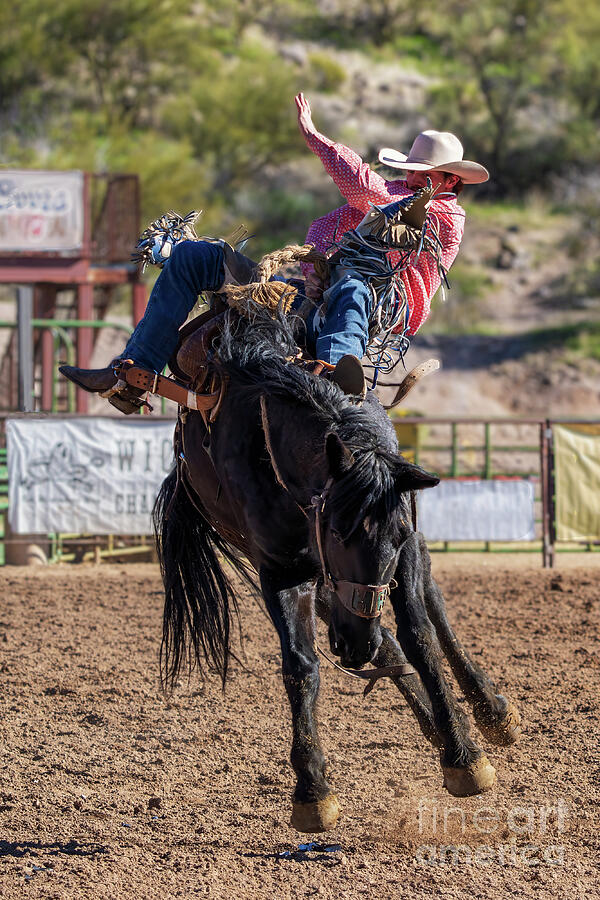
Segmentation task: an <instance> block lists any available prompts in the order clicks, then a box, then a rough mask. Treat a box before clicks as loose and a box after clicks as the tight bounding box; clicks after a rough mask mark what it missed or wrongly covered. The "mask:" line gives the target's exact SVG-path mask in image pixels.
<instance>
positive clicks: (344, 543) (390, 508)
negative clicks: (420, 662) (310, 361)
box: [261, 397, 439, 667]
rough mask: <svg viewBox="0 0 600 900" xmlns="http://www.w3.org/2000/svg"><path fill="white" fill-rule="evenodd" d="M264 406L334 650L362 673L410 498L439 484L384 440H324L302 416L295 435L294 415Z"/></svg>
mask: <svg viewBox="0 0 600 900" xmlns="http://www.w3.org/2000/svg"><path fill="white" fill-rule="evenodd" d="M269 407H270V409H271V410H272V411H273V413H275V410H277V412H276V414H275V415H273V420H274V422H277V425H278V426H279V427H274V428H272V427H271V425H270V420H269V410H268V409H267V401H266V398H264V397H263V398H261V416H262V426H263V432H264V434H265V438H266V444H267V450H268V453H269V457H270V462H271V466H272V469H273V471H274V473H275V476H276V478H277V481H278V482H279V484H280V485H281V486H282V487H283V488H284V489H285V491H286V492H287V494H288V495H289V497H290V498H291V499H292V500H293V501H294V503H295V505H296V507H298V508H300V509H301V510H303V511H304V513H305V515H306V517H307V519H308V523H309V528H310V537H309V541H310V544H311V545H312V547H313V552H314V558H315V562H316V563H317V565H318V568H319V569H320V575H321V577H322V580H323V582H324V584H325V587H326V588H328V589H329V591H330V592H331V594H332V597H333V604H332V612H331V618H330V625H329V642H330V646H331V650H332V652H333V653H335V654H336V655H337V656H339V657H340V658H341V662H342V664H343V665H344V666H349V667H360V666H362V665H364V664H365V663H367V662H369V661H370V660H371V659H373V657H374V656H375V654H376V653H377V650H378V649H379V646H380V644H381V640H382V637H381V611H382V608H383V606H384V604H385V601H386V600H387V598H388V597H389V593H390V584H391V582H392V579H393V575H394V572H395V570H396V565H397V562H398V556H399V553H400V548H401V546H402V543H403V541H404V540H405V539H406V537H407V536H408V534H410V532H411V531H412V525H411V521H410V509H409V503H408V499H407V496H408V495H407V492H410V491H414V490H420V489H422V488H426V487H433V486H434V485H436V484H437V483H438V480H439V479H437V478H436V477H435V476H433V475H430V474H428V473H427V472H425V471H424V470H423V469H421V468H419V466H415V465H412V464H411V463H409V462H407V461H406V460H405V459H403V458H402V457H401V456H399V455H398V453H397V452H392V451H391V448H389V447H388V448H387V449H386V448H385V447H380V446H379V441H380V440H381V439H382V436H381V435H378V434H372V435H371V436H370V437H369V436H368V435H367V436H366V438H365V433H364V431H363V432H362V434H360V435H359V439H358V441H356V442H354V441H353V442H348V443H345V442H344V440H342V438H341V437H340V436H339V435H338V433H337V432H336V431H334V430H327V429H326V430H325V433H324V432H323V426H322V420H321V421H320V422H319V421H318V420H317V419H316V418H312V419H311V417H307V418H305V419H304V420H303V421H302V427H301V428H300V429H298V420H297V414H296V419H295V420H294V419H293V418H292V415H291V414H290V413H289V410H286V409H285V407H284V406H283V405H280V404H278V403H277V401H275V402H273V400H272V399H271V400H270V402H269ZM359 430H360V429H359ZM294 433H295V440H294V441H293V442H292V443H291V444H290V443H289V435H290V434H294ZM286 435H287V436H288V439H287V441H286ZM319 444H320V448H319Z"/></svg>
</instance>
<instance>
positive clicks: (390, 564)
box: [155, 317, 519, 832]
mask: <svg viewBox="0 0 600 900" xmlns="http://www.w3.org/2000/svg"><path fill="white" fill-rule="evenodd" d="M295 352H296V344H295V341H294V335H293V332H292V330H291V328H290V326H289V324H288V323H287V322H286V321H285V320H284V319H283V318H279V319H275V320H274V319H272V318H270V317H267V318H265V319H264V320H263V319H262V318H261V319H260V320H259V319H257V320H256V321H255V322H254V323H253V324H252V325H251V326H250V325H248V324H247V323H246V322H245V320H241V319H237V320H236V321H235V323H234V324H231V323H230V324H229V325H228V326H227V327H226V328H225V330H224V333H223V334H222V336H221V339H220V344H219V349H218V357H215V358H214V360H213V362H212V363H211V365H212V366H213V368H215V369H216V370H218V372H219V374H220V375H221V376H225V377H227V379H228V388H227V392H226V395H225V398H224V400H223V402H222V406H221V409H220V412H219V415H218V418H217V419H216V421H215V423H214V424H212V425H209V426H208V427H207V426H206V425H205V422H204V419H203V417H202V415H201V414H200V413H197V412H188V413H187V414H186V415H185V422H183V423H182V422H180V424H179V428H178V434H179V440H178V442H177V444H176V450H177V455H178V466H177V470H176V471H174V472H173V473H172V474H171V475H170V476H169V477H168V478H167V479H166V480H165V482H164V483H163V486H162V489H161V492H160V495H159V498H158V500H157V504H156V508H155V526H156V531H157V541H158V547H159V554H160V559H161V566H162V571H163V578H164V584H165V594H166V602H165V610H164V631H163V646H162V652H161V657H162V673H163V678H164V680H165V682H166V683H167V685H172V684H173V683H174V681H175V679H176V678H177V676H178V674H179V672H180V671H181V669H182V667H185V666H187V667H189V668H191V667H192V666H193V665H194V664H197V665H198V666H199V667H200V668H201V667H202V663H203V660H208V661H209V663H210V664H211V665H213V666H214V667H216V668H217V670H218V671H219V672H220V674H221V676H222V679H223V683H225V679H226V676H227V668H228V661H229V654H230V650H229V638H230V627H231V623H232V620H235V618H236V616H237V614H238V605H237V603H236V598H235V593H234V590H233V588H232V586H231V583H230V581H229V580H228V578H227V575H226V574H225V572H224V570H223V567H222V565H221V561H220V558H219V557H220V556H221V557H225V559H226V560H228V561H229V562H230V563H231V564H232V565H233V566H234V568H235V569H237V571H238V572H239V573H240V575H241V576H242V577H244V578H246V579H247V580H249V581H252V578H253V574H252V572H251V570H250V568H249V567H248V565H247V563H246V562H245V560H248V561H249V564H250V566H251V568H252V569H253V570H254V572H255V573H257V574H258V580H259V583H260V590H261V592H262V596H263V598H264V601H265V604H266V607H267V610H268V612H269V614H270V616H271V619H272V620H273V623H274V625H275V628H276V629H277V632H278V634H279V638H280V641H281V651H282V662H283V680H284V684H285V688H286V690H287V693H288V698H289V701H290V705H291V710H292V720H293V743H292V752H291V762H292V766H293V768H294V771H295V773H296V777H297V782H296V787H295V790H294V794H293V813H292V825H294V826H295V827H296V828H297V829H298V830H300V831H311V832H316V831H323V830H327V829H330V828H332V827H333V826H334V825H335V823H336V821H337V818H338V814H339V806H338V801H337V798H336V797H335V795H334V794H333V793H332V791H331V788H330V786H329V784H328V782H327V778H326V774H325V768H326V767H325V759H324V757H323V753H322V751H321V747H320V744H319V739H318V736H317V728H316V723H315V718H314V711H315V703H316V699H317V694H318V689H319V661H318V657H317V653H316V651H315V633H316V628H315V613H316V614H317V615H319V616H320V617H322V618H323V619H324V620H325V621H327V622H328V624H329V642H330V646H331V650H332V652H333V653H334V654H336V655H337V656H339V657H340V659H341V663H342V665H343V666H346V667H349V666H351V667H357V668H359V667H361V666H363V665H365V664H366V663H369V662H374V663H375V664H376V665H377V666H390V665H395V666H398V667H399V668H398V669H397V670H396V671H395V672H392V673H391V677H392V678H393V679H394V681H395V682H396V684H397V686H398V687H399V688H400V690H401V691H402V692H403V694H404V696H405V697H406V699H407V701H408V703H409V704H410V706H411V708H412V709H413V710H414V712H415V713H416V715H417V718H418V721H419V724H420V726H421V729H422V731H423V733H424V734H425V735H426V737H427V738H428V739H429V740H430V741H431V742H432V743H434V744H435V745H436V746H437V747H439V750H440V757H441V766H442V770H443V773H444V784H445V786H446V787H447V788H448V790H449V791H450V792H451V793H452V794H454V795H457V796H465V795H468V794H474V793H479V792H481V791H485V790H488V789H489V788H490V787H491V786H492V785H493V783H494V780H495V772H494V769H493V767H492V766H491V765H490V763H489V762H488V760H487V757H486V756H485V755H484V754H483V752H482V751H481V750H480V749H479V748H478V747H477V745H476V744H475V743H474V741H473V740H472V738H471V737H470V735H469V726H468V722H467V718H466V716H465V714H464V713H463V712H462V710H461V709H460V707H459V706H458V704H457V702H456V700H455V698H454V696H453V694H452V692H451V690H450V688H449V687H448V684H447V682H446V679H445V678H444V675H443V670H442V654H441V651H440V644H441V647H442V648H443V650H444V652H445V653H446V655H447V658H448V660H449V661H450V664H451V666H452V669H453V671H454V673H455V676H456V678H457V680H458V682H459V684H460V686H461V688H462V690H463V692H464V693H465V696H466V697H467V699H468V700H469V701H470V702H471V703H472V704H473V710H474V715H475V719H476V722H477V724H478V726H479V728H480V730H481V731H482V732H483V733H484V734H485V736H486V737H487V738H488V739H490V740H492V741H494V742H495V743H500V744H507V743H511V742H512V741H513V740H516V737H517V735H518V731H519V716H518V713H517V711H516V710H515V708H514V707H513V706H512V704H509V703H508V701H507V700H506V699H505V698H504V697H502V696H501V695H497V694H496V693H495V689H494V686H493V684H492V682H491V681H490V680H489V678H488V677H487V676H486V675H485V674H484V673H483V671H482V670H481V669H480V668H479V667H478V666H477V665H476V664H475V663H473V662H472V661H471V660H470V659H469V657H468V656H467V654H466V652H465V651H464V649H463V648H462V647H461V645H460V644H459V642H458V640H457V638H456V637H455V635H454V633H453V631H452V629H451V627H450V625H449V624H448V620H447V618H446V612H445V608H444V600H443V597H442V594H441V592H440V590H439V588H438V587H437V586H436V584H435V582H434V581H433V579H432V577H431V572H430V565H429V556H428V552H427V548H426V545H425V542H424V541H423V539H422V537H421V535H419V534H418V533H416V532H415V531H414V530H413V527H412V524H411V510H410V500H409V498H410V493H409V492H411V491H415V490H420V489H422V488H427V487H433V486H434V485H435V484H437V482H438V479H437V478H435V477H434V476H432V475H430V474H428V473H427V472H425V471H424V470H423V469H421V468H419V467H418V466H415V465H412V464H411V463H409V462H407V461H406V460H405V459H403V458H402V456H400V455H399V454H398V445H397V441H396V436H395V432H394V429H393V427H392V424H391V422H390V420H389V418H388V416H387V415H386V414H385V412H384V410H383V408H382V407H381V406H380V404H379V402H378V401H377V399H376V397H375V395H374V394H371V395H369V396H368V397H367V400H366V401H365V402H364V403H363V404H362V405H356V404H355V403H353V402H352V401H351V400H350V399H349V398H348V397H346V396H345V395H344V394H343V393H342V392H341V390H340V389H339V388H338V387H337V385H335V384H331V383H329V382H328V381H327V380H325V379H324V378H318V377H315V376H314V375H312V374H310V373H308V372H306V371H304V370H303V369H302V368H300V367H298V366H296V365H291V364H290V363H289V362H288V361H287V360H289V359H290V358H291V357H293V356H294V355H295ZM388 597H389V598H390V599H391V603H392V606H393V609H394V613H395V618H396V622H397V639H395V638H394V637H393V636H392V634H391V633H390V632H389V631H388V630H387V629H385V628H382V627H381V615H380V613H381V605H382V603H383V601H384V600H385V599H386V598H388ZM409 664H410V665H409ZM411 665H412V666H414V669H415V670H416V673H418V675H417V674H416V673H413V674H406V670H409V671H410V666H411ZM402 667H404V671H402Z"/></svg>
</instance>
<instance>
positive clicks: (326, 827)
mask: <svg viewBox="0 0 600 900" xmlns="http://www.w3.org/2000/svg"><path fill="white" fill-rule="evenodd" d="M339 814H340V804H339V803H338V798H337V797H336V795H335V794H328V796H327V797H325V798H324V799H323V800H315V801H314V802H312V803H300V802H299V801H298V800H294V801H293V802H292V818H291V822H290V824H291V826H292V828H295V829H296V831H310V832H313V833H316V832H319V831H331V829H332V828H335V825H336V822H337V820H338V816H339Z"/></svg>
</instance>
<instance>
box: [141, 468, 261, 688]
mask: <svg viewBox="0 0 600 900" xmlns="http://www.w3.org/2000/svg"><path fill="white" fill-rule="evenodd" d="M153 519H154V531H155V536H156V546H157V551H158V557H159V561H160V567H161V572H162V576H163V583H164V587H165V607H164V613H163V636H162V643H161V648H160V675H161V682H162V685H163V687H164V688H166V689H168V690H172V688H173V687H174V685H175V682H176V680H177V677H178V675H179V674H180V672H181V670H182V668H184V667H185V668H187V671H188V675H189V674H191V672H192V671H193V669H194V668H195V667H197V668H198V670H199V671H200V672H202V671H203V664H204V662H207V663H208V664H209V665H212V666H214V668H215V669H216V670H217V671H218V673H219V674H220V676H221V680H222V682H223V686H225V681H226V678H227V670H228V666H229V658H230V655H231V651H230V646H229V641H230V631H231V623H232V619H234V618H235V619H237V620H238V623H239V611H238V604H237V599H236V596H235V593H234V591H233V587H232V585H231V582H230V580H229V578H228V577H227V574H226V573H225V572H224V571H223V568H222V566H221V561H220V560H219V556H218V555H217V551H218V552H219V553H220V554H221V555H222V556H223V557H225V559H226V560H227V561H228V562H229V563H230V565H231V566H232V567H233V568H234V569H235V570H236V571H237V572H238V574H240V575H241V576H242V577H243V578H244V579H245V580H246V581H247V582H249V583H250V584H252V585H253V581H252V578H251V576H250V573H249V571H248V568H247V566H246V565H245V564H244V562H243V561H242V560H241V559H240V558H239V556H238V555H237V554H236V552H235V551H234V550H233V549H232V548H231V547H230V546H229V545H228V544H227V543H226V542H225V541H224V540H223V538H221V536H220V535H219V534H217V532H216V531H215V530H214V528H212V526H211V525H210V524H209V522H208V521H207V520H206V519H205V518H204V516H203V515H202V514H201V513H200V511H199V509H197V507H196V506H195V505H194V503H192V501H191V499H190V497H189V495H188V492H187V490H186V489H185V486H184V485H182V483H181V481H180V480H178V478H177V472H176V471H173V472H172V473H171V474H170V475H169V476H168V477H167V478H166V479H165V480H164V481H163V483H162V486H161V489H160V491H159V494H158V497H157V498H156V503H155V504H154V510H153Z"/></svg>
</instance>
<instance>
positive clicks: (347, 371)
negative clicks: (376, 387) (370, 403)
mask: <svg viewBox="0 0 600 900" xmlns="http://www.w3.org/2000/svg"><path fill="white" fill-rule="evenodd" d="M329 380H330V381H334V382H335V383H336V384H337V385H338V387H340V388H341V389H342V390H343V392H344V393H345V394H348V395H349V396H351V397H360V399H361V400H364V399H365V397H366V396H367V382H366V379H365V373H364V372H363V367H362V363H361V361H360V359H359V358H358V357H357V356H353V355H352V354H351V353H347V354H346V355H345V356H342V358H341V359H340V360H339V361H338V363H337V364H336V367H335V369H334V370H333V372H332V373H331V375H330V376H329Z"/></svg>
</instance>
